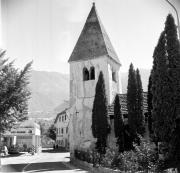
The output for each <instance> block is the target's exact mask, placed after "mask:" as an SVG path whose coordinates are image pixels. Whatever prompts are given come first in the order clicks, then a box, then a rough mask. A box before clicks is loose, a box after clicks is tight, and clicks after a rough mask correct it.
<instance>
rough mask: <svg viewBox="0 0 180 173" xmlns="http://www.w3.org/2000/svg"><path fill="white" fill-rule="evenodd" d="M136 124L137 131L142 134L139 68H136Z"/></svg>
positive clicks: (141, 93) (141, 94)
mask: <svg viewBox="0 0 180 173" xmlns="http://www.w3.org/2000/svg"><path fill="white" fill-rule="evenodd" d="M136 88H137V90H136V122H135V123H136V124H137V133H138V134H140V135H143V134H144V132H145V127H144V117H143V89H142V82H141V76H140V73H139V69H137V70H136Z"/></svg>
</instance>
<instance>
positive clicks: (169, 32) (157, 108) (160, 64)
mask: <svg viewBox="0 0 180 173" xmlns="http://www.w3.org/2000/svg"><path fill="white" fill-rule="evenodd" d="M153 57H154V62H153V70H152V95H153V99H152V105H153V111H152V116H153V127H154V129H153V130H154V133H155V136H156V137H157V139H158V141H162V142H169V140H170V138H171V136H172V131H173V129H174V127H175V119H176V117H177V116H178V114H179V103H180V92H179V90H180V87H179V86H180V45H179V41H178V39H177V30H176V26H175V23H174V19H173V17H172V15H168V16H167V19H166V23H165V29H164V31H163V32H162V33H161V36H160V39H159V41H158V44H157V46H156V48H155V50H154V55H153Z"/></svg>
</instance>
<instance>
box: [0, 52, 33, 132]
mask: <svg viewBox="0 0 180 173" xmlns="http://www.w3.org/2000/svg"><path fill="white" fill-rule="evenodd" d="M4 55H5V51H1V53H0V113H1V116H0V117H1V126H0V132H1V133H3V132H4V131H5V130H8V129H10V128H11V127H12V126H13V125H14V123H16V122H19V121H23V120H26V119H27V113H28V99H29V97H30V92H29V90H28V88H27V86H28V83H29V82H28V73H29V71H30V68H31V64H32V62H30V63H28V64H27V65H26V66H25V67H24V69H23V70H22V71H20V72H19V71H18V69H16V68H15V67H14V66H13V62H8V59H6V58H4Z"/></svg>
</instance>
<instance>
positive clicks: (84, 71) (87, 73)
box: [83, 67, 89, 81]
mask: <svg viewBox="0 0 180 173" xmlns="http://www.w3.org/2000/svg"><path fill="white" fill-rule="evenodd" d="M83 80H84V81H87V80H89V71H88V69H87V68H86V67H84V68H83Z"/></svg>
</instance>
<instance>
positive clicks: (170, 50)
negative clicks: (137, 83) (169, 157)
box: [165, 14, 180, 126]
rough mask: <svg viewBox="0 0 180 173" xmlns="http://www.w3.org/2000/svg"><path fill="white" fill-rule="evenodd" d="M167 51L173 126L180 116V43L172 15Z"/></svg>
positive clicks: (170, 16) (168, 23) (167, 38)
mask: <svg viewBox="0 0 180 173" xmlns="http://www.w3.org/2000/svg"><path fill="white" fill-rule="evenodd" d="M165 33H166V50H167V52H166V53H167V57H168V62H169V64H168V82H169V90H170V94H169V95H168V97H169V102H171V103H170V104H171V110H170V111H171V113H170V114H171V117H170V124H171V126H174V125H175V119H176V118H177V117H178V116H180V43H179V40H178V36H177V27H176V25H175V22H174V18H173V16H172V15H171V14H169V15H168V16H167V19H166V23H165Z"/></svg>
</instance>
